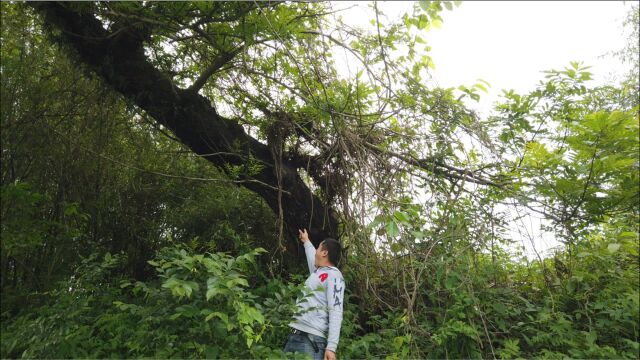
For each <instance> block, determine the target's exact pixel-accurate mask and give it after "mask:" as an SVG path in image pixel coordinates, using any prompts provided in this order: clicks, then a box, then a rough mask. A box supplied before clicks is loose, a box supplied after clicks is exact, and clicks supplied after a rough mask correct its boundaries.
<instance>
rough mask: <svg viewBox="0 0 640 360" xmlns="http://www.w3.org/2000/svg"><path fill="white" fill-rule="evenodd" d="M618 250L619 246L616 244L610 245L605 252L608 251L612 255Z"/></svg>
mask: <svg viewBox="0 0 640 360" xmlns="http://www.w3.org/2000/svg"><path fill="white" fill-rule="evenodd" d="M618 249H620V244H618V243H611V244H609V245H608V246H607V250H609V252H610V253H614V252H616V251H618Z"/></svg>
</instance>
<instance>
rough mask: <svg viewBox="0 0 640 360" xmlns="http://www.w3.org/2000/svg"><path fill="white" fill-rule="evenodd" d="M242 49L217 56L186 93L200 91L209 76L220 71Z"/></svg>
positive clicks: (241, 47) (242, 47)
mask: <svg viewBox="0 0 640 360" xmlns="http://www.w3.org/2000/svg"><path fill="white" fill-rule="evenodd" d="M242 49H244V45H242V46H240V47H238V48H237V49H235V50H233V51H230V52H223V53H221V54H220V55H218V57H217V58H216V59H215V60H214V61H213V63H211V65H209V67H208V68H206V69H205V71H204V72H203V73H202V74H201V75H200V77H198V79H197V80H196V81H195V82H194V83H193V85H191V86H190V87H189V88H187V91H192V92H198V91H199V90H200V89H202V87H203V86H204V84H206V83H207V80H209V78H210V77H211V75H213V74H214V73H215V72H216V71H218V70H220V68H221V67H223V66H224V65H225V64H227V63H228V62H229V61H231V60H232V59H233V58H234V57H235V56H236V55H237V54H238V53H240V51H242Z"/></svg>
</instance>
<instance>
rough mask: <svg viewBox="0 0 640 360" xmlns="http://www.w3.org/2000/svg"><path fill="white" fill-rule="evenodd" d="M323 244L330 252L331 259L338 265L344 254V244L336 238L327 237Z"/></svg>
mask: <svg viewBox="0 0 640 360" xmlns="http://www.w3.org/2000/svg"><path fill="white" fill-rule="evenodd" d="M322 246H323V249H324V250H327V251H328V252H329V261H331V263H332V264H333V265H334V266H338V264H339V263H340V256H341V254H342V245H340V243H339V242H338V240H336V239H332V238H326V239H324V240H323V241H322Z"/></svg>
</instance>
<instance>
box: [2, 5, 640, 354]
mask: <svg viewBox="0 0 640 360" xmlns="http://www.w3.org/2000/svg"><path fill="white" fill-rule="evenodd" d="M265 4H266V3H265ZM378 5H379V4H373V6H372V8H371V10H372V11H373V18H374V20H373V23H374V25H375V28H376V29H377V31H375V32H374V33H367V32H366V31H364V30H362V29H359V28H353V27H351V26H350V25H348V24H346V23H345V22H343V20H341V19H336V18H331V16H332V15H333V11H332V7H331V5H330V4H328V3H314V4H311V3H293V4H276V5H274V6H269V7H267V6H264V7H260V6H258V7H256V4H253V5H252V4H251V3H231V2H219V3H169V2H167V3H163V2H158V3H153V2H150V3H148V4H145V5H142V3H127V2H124V3H113V4H112V5H109V4H107V5H105V4H93V3H91V4H90V3H85V4H84V5H69V6H70V7H72V8H74V11H77V12H79V13H83V12H91V11H93V12H95V13H96V14H98V15H99V16H101V18H102V19H105V21H106V22H108V23H109V26H112V25H113V27H114V28H117V27H116V26H115V25H114V24H116V23H118V21H125V20H126V21H133V23H134V25H136V26H137V27H135V26H134V27H133V29H135V30H136V31H141V32H146V34H147V36H146V37H145V40H144V41H146V50H147V51H148V53H149V54H153V55H149V58H150V61H151V62H152V63H153V65H154V66H155V67H156V68H158V69H160V70H161V71H162V72H163V73H166V74H169V76H170V77H171V79H172V81H174V83H175V84H176V86H183V87H186V86H196V85H197V87H198V88H197V89H196V91H199V92H200V93H201V94H202V95H203V96H205V97H207V98H208V99H211V102H212V103H214V104H216V106H217V108H218V109H220V111H226V113H225V116H227V117H228V118H231V119H234V121H237V122H238V123H241V124H242V125H243V126H244V127H245V129H247V132H248V133H249V134H250V135H251V136H255V138H256V139H258V140H259V141H261V142H263V143H265V144H268V145H269V147H270V149H271V151H272V152H271V155H272V156H273V159H272V160H273V161H272V164H271V165H273V166H274V169H276V171H279V170H278V169H280V167H279V166H284V165H283V164H284V162H286V161H289V162H291V163H295V162H300V161H302V162H306V163H307V167H306V168H305V167H304V166H301V167H299V168H296V169H297V170H298V171H300V172H301V174H302V175H301V178H302V179H304V181H305V182H306V183H307V184H308V186H309V188H310V189H311V190H313V194H314V196H317V197H318V199H322V200H323V201H324V203H325V204H326V205H327V207H328V208H329V207H332V208H333V209H334V211H336V212H337V213H338V215H337V216H338V218H339V219H340V224H341V227H340V228H341V241H342V242H343V244H344V245H345V256H344V259H345V260H344V261H343V264H342V272H343V274H344V276H345V280H346V283H347V292H346V295H345V296H346V299H345V300H346V302H345V314H344V323H343V326H342V336H341V340H340V345H339V348H338V357H340V358H372V357H375V358H389V359H397V358H478V357H482V358H501V359H506V358H533V357H542V358H567V357H568V358H638V356H639V354H640V315H639V310H638V309H639V308H640V291H639V283H638V281H639V280H638V276H639V274H640V270H639V261H640V260H639V242H638V234H639V232H638V231H639V229H638V226H639V220H640V218H639V216H640V211H639V210H640V209H639V202H640V197H639V194H640V189H639V186H640V182H639V170H640V159H639V152H640V149H639V141H640V140H639V137H638V136H639V135H638V133H639V131H640V129H639V117H638V111H639V109H638V88H637V79H638V73H637V72H638V66H637V63H634V64H635V66H634V67H633V68H632V71H631V73H630V75H629V76H628V77H627V78H626V79H624V80H623V81H622V82H621V83H620V84H610V85H607V86H593V85H592V84H591V82H590V80H591V74H590V73H589V72H588V68H586V67H585V66H584V65H582V64H579V63H571V64H569V65H568V67H567V68H565V69H562V70H550V71H548V72H547V76H546V77H545V79H544V80H543V81H541V82H540V84H539V86H538V87H537V89H535V90H534V91H532V92H530V93H528V94H517V93H515V92H513V91H505V92H504V97H503V100H502V101H501V102H500V103H499V104H497V105H496V107H495V111H494V112H493V114H492V115H491V116H490V117H488V118H487V119H479V118H478V117H477V116H476V115H475V114H474V113H473V111H471V110H469V109H468V106H467V105H466V104H467V103H466V102H465V101H466V100H468V99H476V98H477V97H478V96H479V95H478V91H482V89H483V88H484V85H483V84H482V83H479V84H475V85H473V86H471V87H464V86H462V87H460V88H458V89H442V88H437V87H433V86H431V85H428V84H427V85H425V82H426V80H425V78H426V77H425V73H426V72H427V71H428V69H429V68H430V66H432V63H431V59H430V58H429V57H428V50H427V49H424V50H423V49H422V46H423V44H424V42H425V40H423V37H425V38H426V36H425V35H424V32H425V31H427V30H428V29H429V27H431V26H439V24H440V22H441V18H440V15H439V13H440V12H441V11H444V10H445V9H448V10H452V9H453V6H454V4H453V3H451V2H439V1H434V2H420V3H416V8H415V10H414V13H413V14H407V15H406V16H405V17H404V18H403V21H402V22H401V23H400V24H395V23H388V24H387V23H385V20H384V17H383V16H382V15H383V14H382V13H381V11H380V9H378ZM0 6H1V11H2V33H1V41H2V49H1V50H2V61H1V65H0V71H1V72H0V74H1V76H2V81H1V84H0V87H1V106H2V107H1V129H2V132H1V134H0V136H1V140H2V154H1V156H2V157H1V162H2V169H1V170H2V173H1V176H2V183H1V200H2V204H1V212H0V215H1V219H0V220H1V222H0V223H1V224H0V226H1V230H2V232H1V237H0V241H1V255H0V267H1V269H0V271H1V276H0V280H1V284H0V286H1V291H2V296H1V305H2V310H1V313H0V319H1V321H2V324H1V332H2V336H1V339H0V357H2V358H78V357H82V358H107V357H116V358H129V357H154V358H191V357H196V358H203V357H206V358H267V357H269V358H273V357H276V358H277V357H284V354H283V353H282V351H281V349H282V347H283V345H284V343H285V341H286V337H287V334H288V327H287V324H288V322H289V321H290V319H291V316H292V315H293V313H294V311H295V307H294V301H295V299H296V298H297V297H298V296H300V294H301V291H300V290H301V289H300V287H299V284H301V283H302V282H303V280H304V274H305V270H304V269H305V266H304V264H303V263H302V261H301V257H299V256H298V257H296V256H292V255H296V254H297V255H301V253H300V252H298V253H296V252H295V251H296V250H298V251H299V250H300V249H299V248H296V247H295V239H288V238H287V233H286V231H284V226H285V225H286V224H285V222H286V221H287V218H286V215H285V212H286V209H279V211H273V207H270V206H271V204H270V203H269V200H268V199H265V197H264V196H262V195H259V194H256V193H254V192H251V191H248V190H247V189H246V188H244V187H239V186H238V185H243V184H246V181H247V179H248V176H249V177H250V176H251V174H253V175H256V174H258V173H260V172H261V171H263V170H264V168H265V167H266V166H270V165H267V164H264V163H261V161H262V160H260V159H256V158H253V157H251V156H250V157H248V158H246V159H245V162H244V163H243V164H242V165H237V164H233V163H228V164H226V165H224V166H217V167H214V166H211V163H210V162H208V161H207V159H206V156H201V154H200V155H197V154H196V153H194V152H193V151H192V149H191V148H190V147H189V146H188V144H184V142H183V141H181V139H180V138H176V136H175V134H172V133H171V131H169V130H170V129H168V128H167V127H166V126H164V125H163V124H161V123H158V122H156V121H155V120H154V119H153V117H152V116H151V115H150V114H149V112H147V111H144V109H141V107H140V106H138V104H136V102H135V100H134V99H131V98H128V97H127V96H123V95H122V94H119V93H118V92H117V91H114V89H113V88H110V87H107V86H105V84H104V83H103V82H104V81H103V80H104V79H103V78H101V76H98V75H96V74H95V72H93V71H91V69H90V68H89V67H87V66H84V65H83V63H82V61H83V60H82V59H79V58H78V56H77V54H76V53H74V51H73V50H72V49H71V47H70V46H69V44H66V43H65V42H64V41H60V38H59V32H60V31H59V30H56V28H55V26H52V25H51V24H47V23H46V21H45V20H44V19H43V16H42V15H41V14H40V13H38V11H35V10H34V9H32V8H31V7H30V6H28V5H25V4H12V3H7V2H3V3H1V4H0ZM217 13H220V14H223V15H224V16H223V17H221V18H216V17H215V16H214V17H212V16H213V15H212V14H217ZM221 16H222V15H221ZM225 17H226V18H225ZM193 18H197V19H201V20H202V23H200V24H198V25H194V24H193V23H191V22H189V20H188V19H193ZM207 19H208V20H207ZM331 19H333V20H331ZM628 21H629V23H630V24H631V25H632V26H634V29H635V30H634V32H633V33H632V36H631V39H630V44H631V45H630V46H629V47H628V48H627V49H625V50H624V51H622V52H621V55H622V56H623V57H624V58H625V59H627V60H628V61H629V59H635V60H630V61H637V52H638V48H637V43H638V41H637V36H638V32H637V24H638V9H637V7H636V8H634V9H633V12H632V14H631V15H630V16H629V20H628ZM196 22H197V21H196ZM129 25H130V24H129ZM200 25H202V26H203V28H198V27H197V26H200ZM329 27H334V28H335V29H334V30H335V31H334V32H333V33H332V32H330V31H328V30H330V29H328V28H329ZM196 28H197V30H202V32H198V31H196V30H194V29H196ZM125 29H126V28H125ZM127 31H128V30H127ZM220 34H224V36H223V35H220ZM403 46H404V47H403ZM336 48H339V49H343V50H346V51H347V52H348V53H350V54H351V56H353V57H354V58H352V60H353V59H355V60H358V61H360V62H361V64H364V68H363V69H362V70H361V71H358V72H357V73H356V74H350V76H352V77H349V76H345V75H344V74H341V73H340V72H339V71H338V69H337V68H336V67H337V66H336V60H335V59H333V58H332V57H333V56H335V55H334V54H335V51H334V50H335V49H336ZM399 49H400V50H399ZM405 50H406V51H405ZM401 52H404V53H403V54H402V55H399V53H401ZM221 54H222V55H221ZM392 55H393V56H392ZM634 55H635V56H634ZM220 56H223V57H224V59H226V60H227V62H226V63H224V64H222V65H220V66H217V67H216V66H214V67H213V70H214V71H213V72H212V73H209V74H208V75H209V76H211V78H208V77H206V76H205V77H204V78H202V80H201V79H200V78H199V77H198V75H199V74H202V73H203V72H204V73H208V72H211V71H209V70H210V69H212V68H210V66H211V65H212V64H210V62H211V60H210V59H212V58H215V59H217V58H218V57H220ZM176 59H178V60H179V61H177V60H176ZM213 65H219V64H216V63H215V62H214V64H213ZM283 119H285V120H286V121H289V122H290V124H289V123H286V124H285V122H284V121H285V120H283ZM283 124H285V125H286V126H285V125H283ZM287 124H289V125H291V126H293V128H289V127H288V126H289V125H287ZM280 125H282V127H281V128H280V127H279V126H280ZM278 129H280V130H278ZM283 129H284V130H283ZM230 148H231V149H233V146H231V147H230ZM240 152H241V150H238V153H240ZM278 162H279V163H280V165H279V166H278V165H277V164H278ZM274 164H275V165H274ZM256 176H257V175H256ZM278 179H279V181H280V180H281V178H280V177H278ZM276 185H277V188H276V189H275V191H277V192H278V194H279V196H283V195H282V192H283V191H285V190H287V184H286V183H280V182H279V183H278V184H276ZM289 185H290V184H289ZM243 186H244V185H243ZM279 199H280V200H279V202H278V203H279V204H282V199H281V198H279ZM513 213H517V214H518V215H517V216H514V215H513ZM532 214H537V215H538V216H539V217H541V218H542V219H543V222H542V224H543V226H544V227H545V229H544V230H545V231H548V232H551V233H553V234H554V236H555V237H556V238H557V239H559V240H561V242H562V244H563V246H562V247H560V248H557V249H555V251H554V252H550V253H548V254H539V255H538V257H537V258H535V259H528V258H526V257H523V256H521V255H522V254H521V253H520V252H518V251H517V250H514V249H516V248H517V246H516V245H514V243H515V242H516V239H514V237H513V235H512V234H513V233H512V232H510V230H513V228H514V227H517V223H518V221H520V219H521V218H523V217H526V216H531V215H532ZM312 230H314V229H312ZM312 235H313V232H312ZM527 236H531V235H527V234H524V235H523V234H521V235H520V237H521V238H522V239H525V238H526V237H527ZM527 240H529V239H527ZM292 244H293V245H292ZM287 249H289V250H287ZM291 249H293V252H291V251H292V250H291Z"/></svg>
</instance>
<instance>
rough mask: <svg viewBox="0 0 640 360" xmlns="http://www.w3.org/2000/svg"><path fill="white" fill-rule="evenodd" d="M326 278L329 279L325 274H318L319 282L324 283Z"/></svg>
mask: <svg viewBox="0 0 640 360" xmlns="http://www.w3.org/2000/svg"><path fill="white" fill-rule="evenodd" d="M327 277H329V274H327V273H322V274H320V282H324V281H325V280H327Z"/></svg>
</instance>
